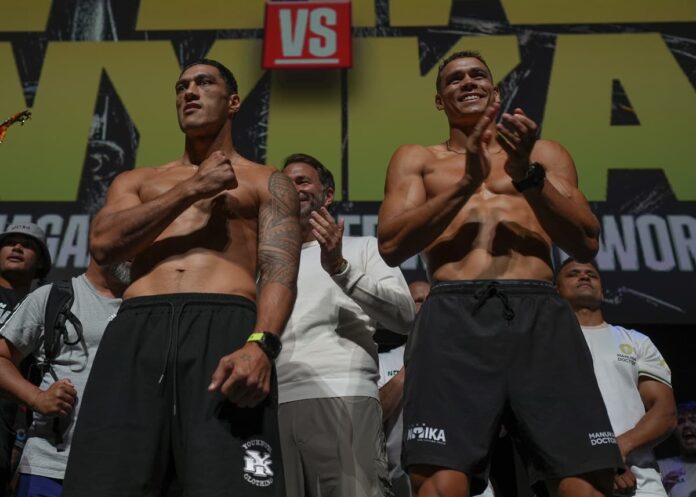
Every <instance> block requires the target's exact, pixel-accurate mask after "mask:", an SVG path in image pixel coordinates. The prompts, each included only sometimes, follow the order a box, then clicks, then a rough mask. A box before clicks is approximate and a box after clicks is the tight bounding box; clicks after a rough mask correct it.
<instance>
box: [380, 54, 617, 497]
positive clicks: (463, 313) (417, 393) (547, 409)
mask: <svg viewBox="0 0 696 497" xmlns="http://www.w3.org/2000/svg"><path fill="white" fill-rule="evenodd" d="M436 87H437V94H436V96H435V104H436V106H437V108H438V110H441V111H444V112H445V115H446V116H447V120H448V122H449V127H450V135H449V138H448V139H447V140H446V141H445V142H444V143H441V144H437V145H432V146H428V147H423V146H420V145H404V146H402V147H400V148H399V149H398V150H397V151H396V152H395V154H394V156H393V158H392V160H391V162H390V164H389V171H388V174H387V184H386V195H385V199H384V202H383V204H382V207H381V210H380V214H379V232H378V235H379V242H380V252H381V254H382V256H383V257H384V259H385V260H386V261H387V262H388V263H389V264H392V265H397V264H399V263H401V262H402V261H404V260H405V259H407V258H408V257H410V256H412V255H414V254H416V253H418V252H421V253H422V255H423V256H424V258H425V260H426V266H427V268H428V272H429V276H430V279H431V281H433V287H432V290H431V292H430V295H429V297H428V299H427V301H426V302H425V304H424V305H423V307H422V309H421V311H420V314H419V319H418V321H417V325H416V326H417V329H416V330H414V333H413V334H412V337H413V340H414V343H412V344H410V345H409V348H410V350H411V351H412V356H411V357H410V359H409V362H408V363H407V364H406V385H405V394H404V430H405V431H404V438H405V445H404V452H405V458H404V462H405V466H406V467H407V468H408V471H409V473H410V476H411V481H412V485H413V486H414V489H415V490H416V491H417V495H418V496H419V497H425V496H439V497H450V496H467V495H469V490H470V487H471V493H472V494H475V493H477V491H479V490H480V489H481V488H482V486H483V485H484V484H485V481H486V476H487V470H488V463H489V460H490V455H491V446H492V444H493V441H494V440H495V439H496V438H497V436H498V433H499V429H500V424H501V422H502V423H504V424H505V425H506V427H507V429H508V430H509V431H511V432H512V434H513V436H514V437H515V439H516V442H517V444H518V447H519V448H520V451H521V452H522V453H523V454H524V455H525V457H526V460H527V463H528V469H529V471H530V477H531V479H532V481H534V482H537V481H545V482H546V483H547V487H548V489H549V490H550V491H551V493H552V494H554V495H556V494H557V495H562V496H581V495H582V496H588V497H589V496H596V495H600V494H604V495H609V494H610V493H611V489H612V481H613V470H612V469H611V468H616V467H619V466H620V465H621V458H620V454H619V451H618V449H617V446H616V443H615V441H614V437H613V434H612V432H611V425H610V423H609V419H608V418H607V414H606V409H605V407H604V404H603V402H602V398H601V395H600V392H599V389H598V387H597V382H596V380H595V378H594V373H593V370H592V363H591V359H590V355H589V351H588V349H587V345H586V343H585V340H584V338H583V335H582V332H581V331H580V329H579V327H578V325H577V321H576V320H575V317H574V315H573V313H572V311H571V309H570V308H569V306H568V305H567V303H566V302H564V301H563V300H562V299H561V298H560V297H559V296H558V294H557V292H556V290H555V289H554V287H553V286H552V284H551V281H552V279H553V270H552V266H551V256H550V252H551V244H552V243H555V244H557V245H558V246H559V247H560V248H562V249H563V250H564V251H566V252H567V253H569V254H571V255H572V256H573V257H575V258H576V259H579V260H589V259H591V258H592V257H593V256H594V254H595V252H596V251H597V247H598V235H599V224H598V222H597V219H596V218H595V217H594V215H593V214H592V212H591V210H590V208H589V205H588V203H587V201H586V200H585V198H584V196H583V195H582V194H581V193H580V192H579V191H578V189H577V175H576V171H575V166H574V165H573V161H572V159H571V157H570V155H569V154H568V152H567V151H566V150H565V149H564V148H563V147H562V146H561V145H559V144H557V143H554V142H551V141H547V140H537V125H536V123H534V122H533V121H532V120H531V119H529V117H527V116H526V115H525V113H524V112H523V111H522V109H515V110H514V111H513V112H512V113H511V114H509V113H505V114H503V115H502V120H501V123H500V124H497V125H496V123H495V118H496V115H497V113H498V110H499V107H500V104H499V101H500V94H499V90H498V88H497V87H496V86H495V85H494V83H493V78H492V75H491V72H490V69H489V68H488V66H487V65H486V63H485V62H484V60H483V59H482V58H481V56H480V55H479V54H478V53H475V52H460V53H456V54H454V55H452V56H451V57H448V58H447V59H446V60H445V61H443V63H442V65H441V66H440V69H439V72H438V77H437V81H436ZM433 365H437V367H433ZM443 402H447V403H448V405H446V406H445V405H443ZM451 402H455V405H454V406H452V405H451Z"/></svg>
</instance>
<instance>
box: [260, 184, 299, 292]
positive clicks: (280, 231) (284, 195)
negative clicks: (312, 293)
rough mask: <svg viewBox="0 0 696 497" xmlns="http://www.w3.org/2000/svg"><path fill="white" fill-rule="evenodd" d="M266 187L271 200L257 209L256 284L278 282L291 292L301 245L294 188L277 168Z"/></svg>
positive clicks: (263, 284) (295, 277)
mask: <svg viewBox="0 0 696 497" xmlns="http://www.w3.org/2000/svg"><path fill="white" fill-rule="evenodd" d="M268 191H269V192H270V196H271V198H270V201H268V202H266V203H264V204H263V205H262V206H261V209H260V212H259V270H260V273H261V278H260V282H259V287H260V288H263V287H264V286H265V285H266V284H268V283H280V284H281V285H284V286H286V287H288V288H290V289H291V290H292V291H293V292H294V291H295V286H296V280H297V268H298V266H299V261H300V245H301V239H300V226H299V222H298V216H299V209H300V207H299V200H298V198H297V192H296V191H295V187H294V186H293V185H292V183H291V182H290V180H289V179H288V178H287V176H285V175H284V174H283V173H280V172H277V171H276V172H274V173H273V174H271V177H270V178H269V179H268Z"/></svg>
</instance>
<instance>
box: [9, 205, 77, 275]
mask: <svg viewBox="0 0 696 497" xmlns="http://www.w3.org/2000/svg"><path fill="white" fill-rule="evenodd" d="M17 223H35V224H37V225H39V226H40V227H41V229H43V230H44V231H45V232H46V245H47V246H48V251H49V252H50V254H51V260H52V261H53V267H54V268H57V269H64V268H85V267H87V263H88V262H89V223H90V219H89V215H87V214H73V215H66V216H63V215H60V214H45V215H43V216H41V217H39V218H38V219H32V216H31V215H30V214H15V215H12V216H7V215H2V216H0V232H2V231H4V230H5V229H6V228H7V227H8V226H10V225H12V224H17Z"/></svg>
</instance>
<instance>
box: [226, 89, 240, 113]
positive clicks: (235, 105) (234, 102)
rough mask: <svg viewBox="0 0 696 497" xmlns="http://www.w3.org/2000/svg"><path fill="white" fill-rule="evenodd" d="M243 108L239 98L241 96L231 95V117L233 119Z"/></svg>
mask: <svg viewBox="0 0 696 497" xmlns="http://www.w3.org/2000/svg"><path fill="white" fill-rule="evenodd" d="M241 106H242V101H241V99H240V98H239V95H237V94H236V93H235V94H233V95H230V100H229V107H228V112H229V114H230V117H232V116H233V115H234V114H236V113H237V112H239V108H240V107H241Z"/></svg>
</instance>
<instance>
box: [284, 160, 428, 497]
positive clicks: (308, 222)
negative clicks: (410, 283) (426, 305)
mask: <svg viewBox="0 0 696 497" xmlns="http://www.w3.org/2000/svg"><path fill="white" fill-rule="evenodd" d="M283 172H284V173H285V174H286V175H287V176H288V177H290V179H291V180H292V182H293V184H294V185H295V188H296V189H297V192H298V195H299V200H300V227H301V230H302V237H303V245H302V252H301V255H300V270H299V276H298V279H297V300H296V302H295V308H294V310H293V311H292V315H291V316H290V319H289V320H288V324H287V326H286V328H285V331H284V332H283V335H282V337H283V338H282V342H283V350H282V351H281V353H280V356H279V357H278V358H277V360H276V368H277V372H278V402H279V404H280V407H279V416H278V419H279V424H280V433H281V446H282V450H283V464H284V467H285V479H286V489H287V493H288V495H293V496H298V497H302V496H305V495H306V496H312V497H314V496H324V497H325V496H335V497H342V496H345V497H362V496H366V497H367V496H369V497H382V496H387V495H391V490H390V485H389V478H388V472H387V462H386V454H385V446H384V433H383V431H382V410H381V407H380V404H379V394H378V390H377V380H378V378H379V370H378V360H377V345H376V344H375V342H374V340H373V338H372V335H373V333H374V331H375V325H376V323H377V322H379V323H380V324H381V325H382V326H384V327H385V328H387V329H389V330H392V331H394V332H397V333H403V334H405V333H407V332H408V331H409V329H410V327H411V323H412V321H413V318H414V314H415V310H414V305H413V301H412V300H411V296H410V294H409V291H408V287H407V285H406V281H405V280H404V278H403V275H402V274H401V271H400V270H399V269H398V268H390V267H389V266H387V264H386V263H385V262H384V261H383V260H382V258H381V257H380V255H379V252H378V249H377V240H376V238H374V237H350V236H345V237H344V236H343V230H344V223H343V221H339V222H335V221H334V219H333V217H332V216H331V215H330V214H329V211H328V208H329V206H330V205H331V203H332V201H333V195H334V188H335V187H334V181H333V177H332V175H331V172H330V171H329V170H328V169H326V168H325V167H324V166H323V165H322V164H321V163H320V162H319V161H318V160H317V159H315V158H314V157H311V156H309V155H305V154H294V155H292V156H290V157H288V158H287V159H286V160H285V164H284V166H283Z"/></svg>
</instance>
